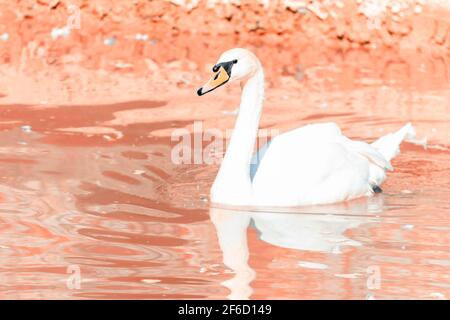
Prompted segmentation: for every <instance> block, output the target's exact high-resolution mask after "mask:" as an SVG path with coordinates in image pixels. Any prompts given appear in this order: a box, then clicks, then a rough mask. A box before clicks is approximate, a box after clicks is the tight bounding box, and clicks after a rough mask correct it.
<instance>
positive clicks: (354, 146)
mask: <svg viewBox="0 0 450 320" xmlns="http://www.w3.org/2000/svg"><path fill="white" fill-rule="evenodd" d="M343 143H344V144H345V145H346V146H347V147H348V148H349V149H350V150H352V151H355V152H357V153H359V154H360V155H362V156H364V157H366V158H367V159H368V160H369V161H370V162H371V163H373V164H375V165H376V166H378V167H380V168H382V169H384V170H393V168H392V165H391V163H390V162H389V161H388V160H386V158H385V157H383V155H382V154H381V153H380V152H379V151H378V150H377V149H375V148H374V147H373V146H371V145H370V144H368V143H366V142H364V141H353V140H350V139H348V138H347V137H344V136H343Z"/></svg>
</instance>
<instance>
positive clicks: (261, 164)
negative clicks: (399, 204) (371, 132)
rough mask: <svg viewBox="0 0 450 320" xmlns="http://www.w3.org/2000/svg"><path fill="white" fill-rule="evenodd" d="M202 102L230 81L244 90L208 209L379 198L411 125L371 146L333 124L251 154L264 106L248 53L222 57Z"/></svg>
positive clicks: (292, 134)
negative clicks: (207, 94)
mask: <svg viewBox="0 0 450 320" xmlns="http://www.w3.org/2000/svg"><path fill="white" fill-rule="evenodd" d="M212 71H213V75H212V77H211V79H210V80H209V81H208V82H207V83H206V84H205V85H204V86H203V87H201V88H199V89H198V90H197V94H198V95H199V96H202V95H204V94H206V93H208V92H211V91H213V90H214V89H217V88H219V87H221V86H223V85H224V84H226V83H228V82H233V81H240V82H241V83H245V85H244V86H243V89H242V97H241V103H240V106H239V112H238V115H237V119H236V123H235V127H234V129H233V133H232V135H231V138H230V142H229V144H228V148H227V150H226V153H225V156H224V158H223V160H222V163H221V166H220V168H219V171H218V173H217V176H216V179H215V180H214V183H213V185H212V187H211V191H210V200H211V202H212V203H215V204H220V205H232V206H271V207H292V206H305V205H320V204H331V203H336V202H341V201H346V200H350V199H354V198H358V197H362V196H371V195H373V194H375V193H379V192H381V187H380V186H381V184H382V183H383V181H384V180H385V179H386V171H387V170H393V168H392V166H391V163H390V161H391V159H392V158H394V157H395V156H396V155H397V154H398V153H399V145H400V143H401V142H402V141H403V140H404V139H406V138H412V137H413V135H414V128H413V127H412V125H411V123H408V124H406V125H405V126H403V127H402V128H401V129H400V130H399V131H397V132H395V133H390V134H388V135H385V136H383V137H381V138H379V139H378V140H376V141H375V142H373V143H371V144H369V143H366V142H363V141H355V140H351V139H349V138H347V137H346V136H344V135H343V134H342V132H341V130H340V129H339V127H338V125H337V124H336V123H333V122H329V123H317V124H308V125H305V126H303V127H300V128H297V129H294V130H291V131H288V132H285V133H283V134H280V135H278V136H276V137H274V138H273V139H272V140H271V141H270V142H269V143H267V144H266V145H264V146H263V147H261V149H260V150H258V151H257V152H256V153H255V154H254V153H253V150H254V147H255V141H256V138H257V133H258V126H259V121H260V117H261V112H262V108H263V100H264V71H263V68H262V65H261V62H260V61H259V59H258V58H257V57H256V56H255V55H254V54H253V53H252V52H251V51H249V50H247V49H242V48H234V49H230V50H228V51H225V52H224V53H223V54H222V55H221V56H220V57H219V60H218V62H217V63H216V64H215V65H214V66H213V68H212Z"/></svg>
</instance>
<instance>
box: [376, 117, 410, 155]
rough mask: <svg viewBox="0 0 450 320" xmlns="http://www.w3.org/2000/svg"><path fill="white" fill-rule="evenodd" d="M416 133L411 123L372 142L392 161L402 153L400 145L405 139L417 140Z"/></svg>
mask: <svg viewBox="0 0 450 320" xmlns="http://www.w3.org/2000/svg"><path fill="white" fill-rule="evenodd" d="M415 136H416V131H415V129H414V127H413V126H412V124H411V123H410V122H409V123H407V124H406V125H405V126H403V128H401V129H400V130H398V131H397V132H394V133H389V134H387V135H385V136H382V137H381V138H379V139H378V140H376V141H374V142H372V146H373V147H374V148H375V149H377V150H378V152H380V153H381V154H382V155H383V157H384V158H385V159H386V160H387V161H391V160H392V159H393V158H394V157H395V156H396V155H398V154H399V153H400V144H401V143H402V141H403V140H405V139H415Z"/></svg>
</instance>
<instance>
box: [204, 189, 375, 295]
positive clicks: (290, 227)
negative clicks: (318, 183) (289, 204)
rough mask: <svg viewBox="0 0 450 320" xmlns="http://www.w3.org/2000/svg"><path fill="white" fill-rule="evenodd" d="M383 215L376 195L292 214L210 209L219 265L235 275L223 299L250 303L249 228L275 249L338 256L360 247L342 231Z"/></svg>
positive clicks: (292, 210)
mask: <svg viewBox="0 0 450 320" xmlns="http://www.w3.org/2000/svg"><path fill="white" fill-rule="evenodd" d="M382 211H383V197H382V196H381V195H380V196H376V197H372V198H366V199H357V200H353V201H350V202H346V203H340V204H334V205H322V206H316V207H309V208H306V207H305V208H300V209H298V208H297V210H296V209H291V210H284V208H283V210H282V211H281V210H280V209H278V210H276V209H274V210H258V209H250V208H249V209H243V210H236V209H231V208H223V207H222V208H219V207H211V208H210V218H211V221H212V222H213V224H214V226H215V228H216V232H217V237H218V241H219V246H220V249H221V250H222V254H223V263H224V264H225V265H226V266H227V267H228V268H230V269H231V270H232V271H233V273H234V275H233V277H232V278H231V279H228V280H226V281H224V282H222V285H223V286H225V287H226V288H228V289H229V290H230V291H231V293H230V294H229V295H228V298H229V299H249V298H250V297H251V295H252V293H253V289H252V287H251V286H250V284H251V282H252V281H253V280H254V279H255V277H256V273H255V271H254V270H253V269H252V268H251V267H250V265H249V264H248V260H249V254H250V252H249V246H248V242H247V229H248V228H251V227H254V228H255V229H256V230H257V231H258V234H259V239H260V240H262V241H264V242H266V243H269V244H271V245H274V246H278V247H282V248H288V249H294V250H301V251H309V252H321V253H330V254H333V255H336V256H338V257H339V254H340V253H341V249H342V248H343V247H345V246H347V247H348V246H350V247H357V246H361V245H362V244H361V243H360V242H358V241H356V240H353V239H350V238H349V237H347V236H346V235H345V233H346V231H347V230H350V229H353V228H357V227H359V226H361V225H362V224H365V223H373V222H377V221H378V220H379V218H378V214H380V213H381V212H382ZM255 254H258V253H255Z"/></svg>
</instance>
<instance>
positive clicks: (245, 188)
mask: <svg viewBox="0 0 450 320" xmlns="http://www.w3.org/2000/svg"><path fill="white" fill-rule="evenodd" d="M263 100H264V72H263V70H262V68H261V67H260V68H259V70H258V71H257V72H256V74H255V75H254V76H253V77H251V78H250V79H249V80H248V81H247V83H246V84H245V86H244V89H243V91H242V97H241V104H240V107H239V114H238V116H237V120H236V124H235V127H234V130H233V133H232V135H231V139H230V142H229V144H228V148H227V151H226V154H225V157H224V159H223V161H222V165H221V167H220V170H219V173H218V174H217V177H216V181H215V182H214V186H213V190H212V195H213V199H212V200H213V201H215V200H216V201H217V200H219V201H220V202H227V201H223V200H222V199H217V197H216V196H219V194H220V196H224V197H234V198H236V197H241V198H242V199H249V197H250V194H251V180H250V163H251V159H252V155H253V150H254V146H255V141H256V138H257V135H258V126H259V120H260V118H261V112H262V107H263ZM236 192H237V193H239V195H234V193H236ZM233 201H234V202H237V201H238V200H237V199H233Z"/></svg>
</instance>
